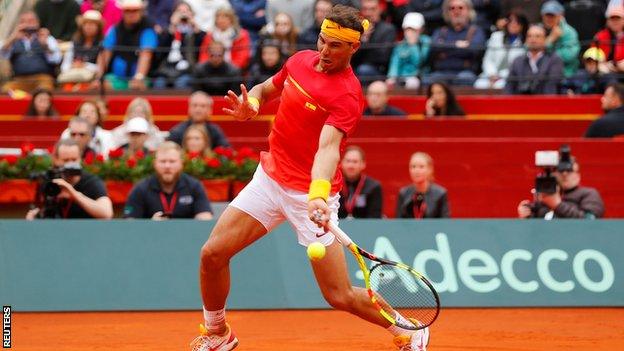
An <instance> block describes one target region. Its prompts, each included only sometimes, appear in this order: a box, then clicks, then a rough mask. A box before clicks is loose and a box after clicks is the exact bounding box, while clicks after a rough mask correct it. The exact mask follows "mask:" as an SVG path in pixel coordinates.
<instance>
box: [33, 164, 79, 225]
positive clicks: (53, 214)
mask: <svg viewBox="0 0 624 351" xmlns="http://www.w3.org/2000/svg"><path fill="white" fill-rule="evenodd" d="M79 175H82V165H81V164H80V163H78V162H69V163H66V164H65V165H64V166H63V167H55V168H52V169H49V170H47V171H45V172H38V173H31V174H30V179H31V180H37V181H38V182H39V186H38V187H37V196H36V199H37V200H39V199H40V198H42V199H43V206H42V208H41V211H40V212H39V218H63V216H62V215H61V208H60V206H59V203H58V199H57V198H56V197H57V196H58V194H60V193H61V187H60V186H59V185H57V184H56V183H54V182H53V180H54V179H61V178H64V179H67V178H69V177H73V176H79Z"/></svg>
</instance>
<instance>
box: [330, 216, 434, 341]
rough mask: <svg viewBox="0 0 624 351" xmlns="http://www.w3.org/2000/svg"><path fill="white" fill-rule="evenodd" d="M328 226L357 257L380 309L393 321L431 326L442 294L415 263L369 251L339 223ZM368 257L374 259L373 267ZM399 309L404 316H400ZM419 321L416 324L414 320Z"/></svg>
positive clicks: (413, 326) (417, 326) (416, 326)
mask: <svg viewBox="0 0 624 351" xmlns="http://www.w3.org/2000/svg"><path fill="white" fill-rule="evenodd" d="M327 226H328V229H329V231H330V232H332V233H333V234H334V235H335V236H336V238H337V239H338V241H340V243H342V245H344V246H345V247H347V248H348V249H349V250H350V251H351V253H353V255H354V256H355V258H356V261H357V262H358V264H359V266H360V269H361V270H362V273H363V274H364V283H365V284H366V289H367V290H368V296H369V297H370V299H371V302H372V303H373V305H375V307H377V309H378V311H379V313H380V314H381V315H382V316H383V317H384V318H385V319H387V320H388V321H389V322H390V323H392V324H394V325H397V326H398V327H401V328H404V329H410V330H418V329H423V328H425V327H428V326H430V325H431V324H432V323H433V322H434V321H435V320H436V318H437V317H438V314H439V313H440V298H439V296H438V293H437V292H436V291H435V289H434V288H433V285H432V284H431V283H430V282H429V281H428V280H427V279H426V278H425V277H424V276H423V275H422V274H420V273H418V272H417V271H416V270H414V269H413V268H412V267H410V266H408V265H405V264H403V263H399V262H393V261H390V260H386V259H383V258H379V257H376V256H375V255H373V254H371V253H370V252H367V251H366V250H364V249H362V248H360V247H359V246H357V245H356V244H355V243H354V242H353V240H351V238H349V236H348V235H347V234H346V233H345V232H344V231H343V230H342V229H340V228H338V227H337V226H336V225H334V224H332V223H331V222H328V224H327ZM364 258H366V259H369V260H371V261H373V262H374V264H373V266H372V268H370V270H369V269H368V267H367V266H366V262H365V261H364ZM395 311H397V312H398V313H399V314H400V316H401V317H404V318H401V317H399V318H397V315H396V313H395ZM414 319H415V320H417V321H418V322H419V323H417V324H414V323H413V322H412V321H413V320H414Z"/></svg>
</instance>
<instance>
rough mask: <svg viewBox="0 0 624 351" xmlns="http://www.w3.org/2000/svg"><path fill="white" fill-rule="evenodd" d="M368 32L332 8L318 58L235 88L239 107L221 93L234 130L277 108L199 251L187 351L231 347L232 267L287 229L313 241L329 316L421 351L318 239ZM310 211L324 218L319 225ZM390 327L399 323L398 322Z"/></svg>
mask: <svg viewBox="0 0 624 351" xmlns="http://www.w3.org/2000/svg"><path fill="white" fill-rule="evenodd" d="M367 27H368V22H367V21H366V20H364V21H362V20H361V19H360V17H359V14H358V11H357V10H356V9H354V8H351V7H347V6H341V5H336V6H334V7H333V8H332V10H331V13H330V14H329V15H328V16H327V17H326V19H325V20H324V21H323V24H322V26H321V33H320V34H319V38H318V42H317V47H318V52H317V51H311V50H305V51H300V52H298V53H296V54H294V55H293V56H292V57H291V58H290V59H289V60H288V61H287V62H286V63H285V65H284V67H283V68H282V69H281V71H280V72H278V73H277V74H276V75H275V76H273V77H271V78H269V79H268V80H266V81H265V82H264V83H261V84H258V85H256V86H254V87H253V88H252V89H251V90H249V92H247V90H246V88H245V87H244V86H243V85H241V92H242V94H241V96H240V97H239V96H237V95H236V94H235V93H233V92H232V91H229V92H228V95H227V96H226V100H227V102H228V103H229V105H230V106H229V109H224V111H225V112H226V113H228V114H230V115H232V116H234V118H235V119H237V120H248V119H250V118H253V117H254V116H256V115H257V113H258V108H259V106H260V105H261V104H262V103H263V102H265V101H268V100H270V99H273V98H276V97H278V96H281V102H280V105H279V108H278V111H277V115H276V118H275V123H274V126H273V129H272V131H271V134H270V136H269V145H270V150H269V151H268V152H264V153H262V154H261V161H260V165H259V166H258V169H257V170H256V172H255V174H254V177H253V179H252V180H251V182H250V183H249V184H248V185H247V186H246V187H245V189H243V191H242V192H241V193H240V194H239V195H238V196H237V197H236V198H235V199H234V200H233V201H232V202H231V203H230V206H228V207H227V209H226V210H225V212H224V213H223V214H222V215H221V217H220V218H219V221H218V222H217V224H216V225H215V227H214V229H213V231H212V233H211V235H210V238H209V239H208V241H207V242H206V243H205V244H204V246H203V247H202V250H201V264H200V284H201V294H202V299H203V304H204V319H205V324H204V325H202V326H201V327H200V331H201V335H200V336H198V337H197V338H196V339H195V340H193V342H192V343H191V345H192V347H193V348H192V349H193V350H194V351H195V350H201V351H226V350H232V349H234V348H235V347H236V346H237V345H238V339H237V338H236V336H235V335H234V332H233V331H232V329H231V328H230V326H229V325H228V324H227V323H226V322H225V320H226V319H225V302H226V298H227V295H228V292H229V289H230V270H229V262H230V259H231V258H232V257H233V256H234V255H235V254H237V253H238V252H239V251H241V250H243V249H244V248H245V247H247V246H249V245H251V244H252V243H253V242H255V241H256V240H258V239H260V238H261V237H262V236H264V235H265V234H267V233H268V232H270V231H271V230H272V229H273V228H275V227H276V226H278V225H279V224H280V223H282V222H283V221H285V220H288V221H289V222H290V224H291V225H292V226H293V228H294V230H295V232H296V233H297V237H298V241H299V243H300V244H301V245H303V246H308V245H309V244H311V243H312V242H315V241H318V242H321V243H322V244H324V245H325V246H326V248H327V253H326V255H325V257H324V258H323V259H321V260H318V261H314V262H312V269H313V271H314V276H315V277H316V280H317V282H318V285H319V288H320V290H321V292H322V294H323V297H324V298H325V299H326V300H327V302H328V303H329V304H330V305H331V306H332V307H334V308H336V309H339V310H343V311H347V312H350V313H352V314H354V315H356V316H359V317H361V318H363V319H365V320H367V321H369V322H371V323H374V324H377V325H379V326H381V327H384V328H387V329H388V331H389V332H390V333H392V334H393V335H394V336H395V337H394V343H395V345H396V346H397V347H398V348H399V349H400V350H402V351H406V350H425V347H426V345H427V343H428V340H429V331H428V330H427V329H423V330H419V331H416V332H414V331H410V330H406V329H401V328H399V327H398V326H395V325H391V323H390V322H388V321H387V320H386V319H385V318H384V317H382V316H381V314H380V313H379V312H378V311H377V310H376V309H375V308H374V307H373V304H372V303H371V302H370V299H369V297H368V296H367V293H366V290H365V289H362V288H357V287H353V286H351V282H350V281H349V276H348V270H347V263H346V260H345V256H344V250H343V248H342V245H340V243H339V242H338V241H337V240H334V236H333V235H332V234H331V233H325V230H324V229H323V228H324V226H325V225H326V224H327V222H328V221H332V222H333V223H335V224H337V221H338V207H339V202H338V199H339V196H340V195H339V191H340V187H341V185H342V174H341V173H340V171H339V170H338V168H337V165H338V163H339V161H340V156H341V152H342V151H343V149H344V146H345V141H346V137H347V136H348V135H349V134H351V133H352V132H353V130H354V128H355V126H356V125H357V123H358V121H359V120H360V118H361V115H362V110H363V108H364V97H363V95H362V89H361V86H360V82H359V81H358V79H357V78H356V76H355V75H354V73H353V70H352V68H351V66H350V60H351V56H353V54H354V53H355V52H356V51H357V50H358V49H359V47H360V35H361V34H362V33H363V32H364V31H365V30H366V28H367ZM316 211H320V212H321V213H322V216H321V218H320V219H318V217H316V216H315V215H314V214H315V212H316ZM314 220H316V222H313V221H314ZM396 318H402V317H401V316H400V315H398V313H396ZM406 322H407V321H406ZM407 323H409V322H407ZM413 323H417V322H416V321H413Z"/></svg>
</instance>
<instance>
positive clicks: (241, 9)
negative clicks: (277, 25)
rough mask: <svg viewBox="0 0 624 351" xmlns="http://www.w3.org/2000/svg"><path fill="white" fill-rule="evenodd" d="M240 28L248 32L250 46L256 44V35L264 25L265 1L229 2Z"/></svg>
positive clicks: (232, 0)
mask: <svg viewBox="0 0 624 351" xmlns="http://www.w3.org/2000/svg"><path fill="white" fill-rule="evenodd" d="M230 4H231V5H232V8H233V9H234V11H235V12H236V16H238V20H239V22H240V26H241V27H242V28H245V29H246V30H247V31H248V32H249V37H250V38H251V42H252V44H253V45H254V47H255V45H256V43H257V42H258V33H259V32H260V29H262V27H264V26H265V25H266V23H267V22H266V0H230Z"/></svg>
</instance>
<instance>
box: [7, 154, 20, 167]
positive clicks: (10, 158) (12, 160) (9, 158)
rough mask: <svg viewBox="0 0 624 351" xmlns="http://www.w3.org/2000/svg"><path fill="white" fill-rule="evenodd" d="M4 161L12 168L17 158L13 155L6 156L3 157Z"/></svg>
mask: <svg viewBox="0 0 624 351" xmlns="http://www.w3.org/2000/svg"><path fill="white" fill-rule="evenodd" d="M4 159H5V160H6V161H7V163H8V164H9V165H11V166H13V165H14V164H16V163H17V156H15V155H6V156H4Z"/></svg>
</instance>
